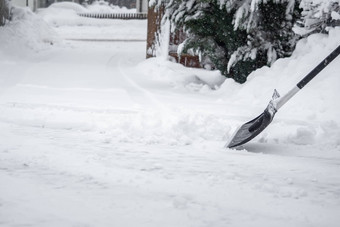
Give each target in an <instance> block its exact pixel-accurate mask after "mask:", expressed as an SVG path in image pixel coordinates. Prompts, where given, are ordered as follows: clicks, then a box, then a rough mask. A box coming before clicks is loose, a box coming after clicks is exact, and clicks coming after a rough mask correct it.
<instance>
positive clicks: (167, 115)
mask: <svg viewBox="0 0 340 227" xmlns="http://www.w3.org/2000/svg"><path fill="white" fill-rule="evenodd" d="M144 57H145V43H144V42H75V41H66V42H64V44H63V45H62V47H58V48H54V49H53V50H51V51H47V52H43V53H41V54H39V55H38V56H35V57H34V58H33V59H22V60H18V59H15V58H14V59H10V60H6V61H3V62H2V63H1V69H2V73H1V86H0V88H1V91H0V182H1V183H0V184H1V185H0V226H35V227H36V226H58V227H59V226H103V227H104V226H119V227H123V226H124V227H125V226H126V227H127V226H129V227H135V226H145V227H152V226H157V227H159V226H169V227H189V226H193V227H200V226H206V227H218V226H221V227H225V226H299V227H300V226H337V225H338V223H339V222H340V217H339V215H338V214H339V210H340V176H339V174H338V173H339V171H340V152H339V150H338V149H339V138H337V136H338V135H339V130H338V126H337V124H336V123H335V122H333V123H334V124H333V123H332V121H327V122H321V123H320V124H321V125H322V126H323V130H324V131H326V132H327V133H326V132H323V133H320V135H319V134H317V133H315V134H313V130H319V128H318V127H319V126H317V124H318V122H314V121H311V120H310V121H309V120H303V117H299V116H300V115H299V114H297V117H296V118H293V117H292V115H289V114H286V115H281V117H280V116H278V118H277V121H276V122H273V126H272V129H269V130H272V131H267V132H265V134H264V135H263V136H262V137H260V138H258V139H257V140H255V141H254V142H252V143H250V145H247V146H245V148H246V150H238V151H237V150H229V149H225V148H223V146H224V144H225V143H226V140H227V139H228V138H229V137H230V135H231V134H232V132H233V130H234V129H235V128H236V127H237V125H239V124H240V123H244V122H245V121H246V120H248V118H249V117H251V116H252V115H251V114H258V113H260V112H259V111H261V110H262V109H261V108H263V107H265V105H263V104H262V103H255V104H253V105H249V106H247V105H240V104H238V102H235V101H233V100H230V99H228V98H227V97H225V96H224V95H223V90H222V91H218V90H217V91H215V90H212V89H211V87H214V86H213V85H212V84H209V82H211V80H208V81H205V83H204V82H203V81H204V78H205V77H204V75H205V74H206V72H204V71H200V70H198V71H197V70H190V69H184V68H183V67H180V66H176V65H173V64H172V63H169V62H164V61H161V60H157V59H152V60H148V61H145V60H144ZM338 62H339V61H338ZM201 74H203V75H201ZM209 75H210V74H209ZM211 75H215V73H212V74H211ZM215 82H216V81H215ZM216 83H218V82H216ZM287 86H288V85H287ZM235 88H237V85H235ZM267 101H268V100H264V102H267ZM246 111H248V112H246ZM306 113H307V114H309V113H308V111H307V110H306ZM300 114H301V115H303V113H301V112H300ZM310 119H311V118H310ZM330 122H331V123H330ZM280 128H281V129H280ZM282 128H285V129H286V130H287V131H285V132H282ZM332 130H333V131H332ZM293 132H294V133H293ZM333 132H334V133H333ZM266 133H267V134H266ZM271 134H272V135H271ZM280 136H281V137H280ZM322 136H324V137H327V140H325V141H326V142H325V143H319V141H322ZM332 136H333V137H334V138H332ZM282 137H283V138H282ZM325 139H326V138H325ZM309 140H316V142H315V141H314V142H313V141H309ZM329 141H334V142H333V143H328V144H326V143H327V142H329Z"/></svg>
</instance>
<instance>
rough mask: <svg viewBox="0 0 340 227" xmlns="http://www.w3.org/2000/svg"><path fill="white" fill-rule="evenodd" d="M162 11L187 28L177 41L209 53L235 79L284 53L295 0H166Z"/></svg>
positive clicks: (289, 47) (291, 38)
mask: <svg viewBox="0 0 340 227" xmlns="http://www.w3.org/2000/svg"><path fill="white" fill-rule="evenodd" d="M159 2H163V3H165V4H166V9H167V14H166V15H167V16H168V17H169V19H170V20H171V21H172V22H173V24H174V25H175V26H176V27H177V28H179V27H180V28H184V30H185V31H186V32H187V34H188V38H187V39H186V40H185V42H184V44H183V47H182V48H181V49H182V50H184V51H188V50H189V49H192V50H194V51H195V52H196V53H199V54H201V55H203V57H209V58H210V59H211V61H212V62H213V63H214V65H215V66H216V68H217V69H219V70H220V71H221V72H222V74H223V75H225V76H226V77H231V78H233V79H235V80H236V81H237V82H240V83H243V82H245V81H246V78H247V76H248V75H249V73H250V72H252V71H253V70H255V69H256V68H259V67H262V66H264V65H271V64H272V63H273V62H274V61H275V60H276V59H277V58H281V57H286V56H290V54H291V53H292V51H293V50H294V47H295V44H296V41H297V39H296V36H295V34H294V32H293V30H292V28H293V25H294V22H295V20H296V19H297V18H298V17H299V15H300V10H299V8H298V5H299V2H300V0H280V1H278V0H266V1H262V0H256V1H255V0H229V1H228V0H190V1H184V0H173V1H170V3H167V2H168V1H166V0H158V1H154V4H156V5H159Z"/></svg>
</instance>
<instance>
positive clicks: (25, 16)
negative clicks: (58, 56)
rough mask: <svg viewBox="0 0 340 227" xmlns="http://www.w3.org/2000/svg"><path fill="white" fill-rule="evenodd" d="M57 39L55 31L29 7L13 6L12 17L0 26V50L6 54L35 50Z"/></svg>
mask: <svg viewBox="0 0 340 227" xmlns="http://www.w3.org/2000/svg"><path fill="white" fill-rule="evenodd" d="M59 41H60V40H59V38H58V35H57V33H56V32H55V31H54V30H53V29H51V28H50V27H49V26H48V24H46V22H45V21H44V20H42V19H41V18H40V17H38V16H36V15H35V14H34V13H33V12H32V11H31V10H30V9H29V8H19V7H18V8H16V7H13V8H12V19H11V20H10V21H9V23H7V24H6V26H4V27H0V43H1V48H0V50H1V52H3V53H7V54H8V53H13V54H14V55H15V54H18V55H21V54H23V55H24V54H29V53H31V51H34V52H37V51H41V50H45V49H48V48H49V47H50V46H51V45H54V44H55V43H58V42H59ZM25 50H26V51H25ZM27 51H28V52H27ZM1 52H0V53H1Z"/></svg>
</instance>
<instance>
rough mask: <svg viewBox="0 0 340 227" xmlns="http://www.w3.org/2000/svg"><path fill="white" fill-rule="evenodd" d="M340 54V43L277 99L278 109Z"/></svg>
mask: <svg viewBox="0 0 340 227" xmlns="http://www.w3.org/2000/svg"><path fill="white" fill-rule="evenodd" d="M339 54H340V45H339V46H338V48H336V49H335V50H334V51H333V52H332V53H331V54H330V55H328V56H327V57H326V58H325V59H324V60H323V61H322V62H320V64H318V65H317V66H316V67H315V68H314V69H313V70H312V71H311V72H310V73H308V74H307V76H305V77H304V78H303V79H302V80H301V81H300V82H299V83H298V84H297V85H296V86H294V87H293V89H291V90H290V91H289V92H288V93H287V94H285V95H284V96H282V97H280V98H279V99H277V101H276V110H279V109H280V108H281V107H282V106H283V105H284V104H285V103H286V102H287V101H288V100H289V99H291V98H292V97H293V96H294V95H295V94H296V93H297V92H298V91H300V90H301V89H302V88H303V87H304V86H305V85H306V84H307V83H308V82H309V81H311V80H312V79H313V78H314V77H315V76H316V75H317V74H318V73H319V72H321V70H323V69H324V68H325V67H326V66H327V65H328V64H329V63H331V62H332V61H333V60H334V59H335V58H336V57H337V56H338V55H339Z"/></svg>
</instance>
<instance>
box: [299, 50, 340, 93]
mask: <svg viewBox="0 0 340 227" xmlns="http://www.w3.org/2000/svg"><path fill="white" fill-rule="evenodd" d="M339 54H340V45H339V46H338V47H337V48H336V49H335V50H334V51H333V52H332V53H330V55H328V56H327V57H326V58H325V59H324V60H323V61H322V62H320V64H318V65H317V66H316V67H315V68H314V69H313V70H312V71H311V72H310V73H308V74H307V76H305V77H304V78H303V79H302V80H301V81H300V82H299V83H298V84H297V85H296V86H297V87H298V88H300V89H302V88H303V87H304V86H305V85H306V84H307V83H308V82H309V81H311V80H312V79H313V78H314V77H315V76H316V75H317V74H318V73H319V72H321V71H322V70H323V69H324V68H325V67H326V66H327V65H328V64H329V63H331V62H332V61H333V60H334V59H335V58H336V57H337V56H338V55H339Z"/></svg>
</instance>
